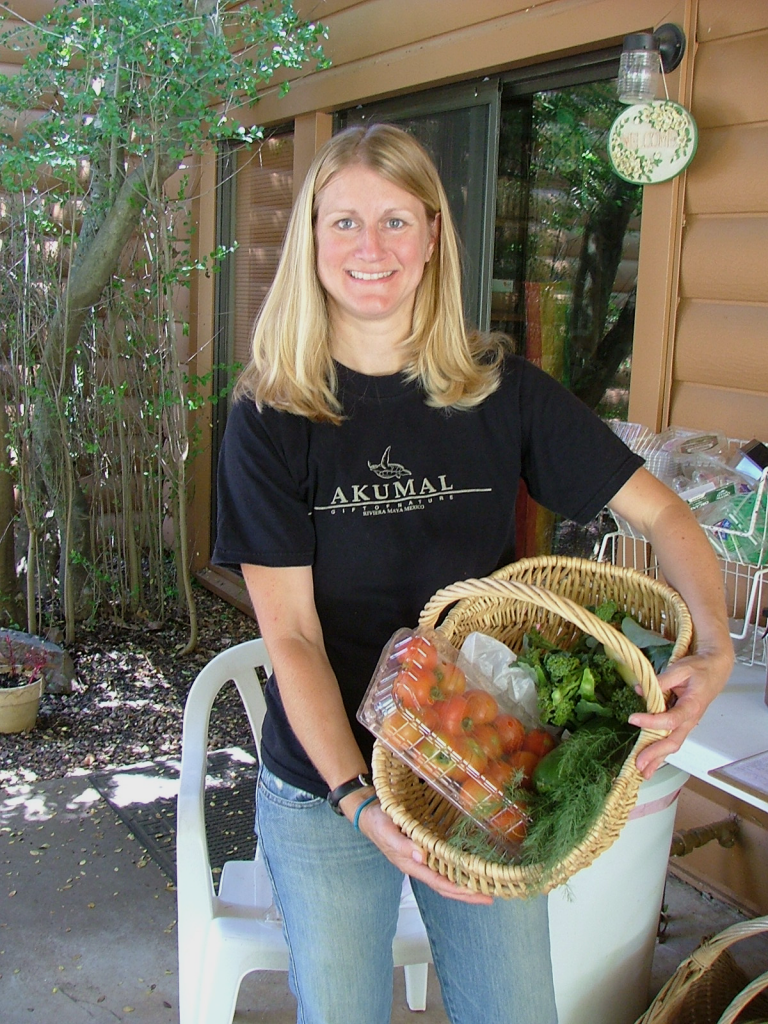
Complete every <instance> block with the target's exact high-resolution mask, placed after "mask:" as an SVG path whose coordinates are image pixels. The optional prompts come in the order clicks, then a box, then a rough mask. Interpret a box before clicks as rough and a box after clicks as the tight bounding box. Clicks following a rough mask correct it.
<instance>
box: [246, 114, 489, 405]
mask: <svg viewBox="0 0 768 1024" xmlns="http://www.w3.org/2000/svg"><path fill="white" fill-rule="evenodd" d="M356 163H359V164H363V165H364V166H366V167H369V168H371V169H372V170H374V171H376V172H377V173H378V174H380V175H381V176H382V177H383V178H386V179H387V181H390V182H392V183H393V184H395V185H397V186H398V187H400V188H402V189H404V190H405V191H406V192H409V193H410V194H411V195H412V196H415V197H416V198H417V199H419V200H420V201H421V202H422V203H423V204H424V209H425V211H426V214H427V219H428V221H429V222H430V223H434V220H435V218H436V217H437V215H438V214H439V215H440V231H439V233H438V239H437V244H436V246H435V251H434V252H433V253H432V257H431V258H430V260H429V262H428V263H427V265H426V267H425V270H424V276H423V277H422V280H421V282H420V284H419V287H418V290H417V292H416V298H415V303H414V311H413V324H412V331H411V334H410V336H409V338H407V339H406V341H405V352H406V364H405V367H404V370H403V373H404V375H405V377H406V378H407V379H409V380H418V381H419V383H420V385H421V387H422V389H423V390H424V392H425V396H426V401H427V404H429V405H431V406H436V407H453V408H457V409H466V408H470V407H472V406H474V405H478V404H479V403H480V402H482V401H483V399H485V398H486V397H487V396H488V395H489V394H491V393H492V392H493V391H494V390H495V389H496V388H497V387H498V380H499V364H500V361H501V355H502V350H503V342H502V340H501V339H499V338H498V337H494V336H483V335H480V334H479V333H478V332H472V333H468V332H467V330H466V327H465V324H464V313H463V308H462V297H461V259H460V254H459V245H458V240H457V235H456V230H455V228H454V225H453V220H452V218H451V213H450V209H449V206H448V200H447V197H446V194H445V190H444V189H443V186H442V183H441V181H440V177H439V175H438V173H437V169H436V168H435V165H434V164H433V162H432V160H431V159H430V157H429V155H428V154H427V152H426V150H425V149H423V147H422V146H421V145H420V144H419V143H418V142H417V141H416V140H415V139H414V138H413V136H411V135H409V134H408V133H407V132H405V131H403V130H402V129H401V128H396V127H395V126H394V125H387V124H373V125H369V126H366V127H355V128H348V129H347V130H346V131H343V132H341V133H339V134H338V135H335V136H334V137H333V138H332V139H330V140H329V141H328V142H327V143H326V144H325V145H324V146H323V147H322V148H321V149H320V150H319V151H318V153H317V155H316V156H315V159H314V160H313V162H312V165H311V167H310V169H309V173H308V174H307V177H306V179H305V181H304V184H303V185H302V188H301V190H300V192H299V195H298V197H297V199H296V202H295V204H294V207H293V210H292V212H291V217H290V220H289V223H288V231H287V233H286V238H285V244H284V246H283V252H282V256H281V258H280V263H279V265H278V268H277V273H276V274H275V279H274V281H273V283H272V286H271V288H270V290H269V292H268V293H267V297H266V299H265V300H264V305H263V306H262V309H261V312H260V314H259V317H258V319H257V321H256V326H255V328H254V332H253V341H252V348H251V360H250V362H249V363H248V365H247V366H246V367H245V369H244V370H243V373H242V375H241V376H240V379H239V380H238V382H237V385H236V387H235V392H234V394H235V398H240V397H243V396H248V397H250V398H252V399H253V400H254V401H255V402H256V404H257V405H259V406H261V405H262V404H264V405H268V406H271V407H272V408H275V409H280V410H283V411H286V412H292V413H296V414H299V415H303V416H307V417H309V418H310V419H313V420H326V421H331V422H334V423H339V422H340V421H341V419H342V418H343V417H342V410H341V406H340V403H339V401H338V398H337V396H336V373H335V369H334V362H333V359H332V357H331V338H330V324H329V319H328V313H327V307H326V302H325V294H324V292H323V289H322V287H321V285H320V282H319V280H318V277H317V272H316V265H315V236H314V222H315V216H316V211H317V204H318V197H319V195H320V193H321V192H322V190H323V189H324V188H325V186H326V185H327V184H328V183H329V181H330V180H331V179H332V178H333V177H334V176H335V175H337V174H338V173H339V172H340V171H342V170H344V169H345V168H347V167H349V166H351V165H352V164H356Z"/></svg>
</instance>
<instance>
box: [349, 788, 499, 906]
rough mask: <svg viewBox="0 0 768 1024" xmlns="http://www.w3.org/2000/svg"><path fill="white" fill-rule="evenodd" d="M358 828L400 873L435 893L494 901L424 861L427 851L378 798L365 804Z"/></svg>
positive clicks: (458, 898) (488, 902)
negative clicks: (413, 840)
mask: <svg viewBox="0 0 768 1024" xmlns="http://www.w3.org/2000/svg"><path fill="white" fill-rule="evenodd" d="M358 824H359V826H360V831H361V832H362V833H363V834H364V835H365V836H367V837H368V839H370V840H371V842H372V843H375V845H376V846H378V848H379V849H380V850H381V852H382V853H383V854H384V856H385V857H386V858H387V859H388V860H390V861H391V862H392V863H393V864H394V865H395V867H396V868H398V869H399V870H400V871H402V872H403V874H406V875H410V876H411V878H416V879H418V880H419V881H420V882H424V884H425V885H428V886H429V887H430V888H431V889H434V890H435V892H438V893H440V895H441V896H445V897H446V898H447V899H450V900H461V901H462V902H464V903H480V904H490V903H493V897H492V896H487V895H485V893H481V892H471V891H470V890H469V889H467V888H465V887H464V886H462V885H457V884H456V883H455V882H451V881H450V879H448V878H445V877H444V876H443V875H441V874H440V873H439V872H438V871H434V870H433V869H432V868H430V867H428V866H427V864H426V863H425V861H426V853H425V852H424V850H422V849H421V848H420V847H418V846H417V845H416V843H414V842H412V840H410V839H409V838H408V836H406V835H404V834H403V833H402V832H401V831H400V829H399V828H398V827H397V825H396V824H395V823H394V821H392V819H391V818H390V817H389V815H388V814H385V813H384V811H382V809H381V806H380V804H379V802H378V801H375V802H374V803H372V804H369V805H368V806H367V807H364V808H363V810H362V811H361V813H360V818H359V821H358Z"/></svg>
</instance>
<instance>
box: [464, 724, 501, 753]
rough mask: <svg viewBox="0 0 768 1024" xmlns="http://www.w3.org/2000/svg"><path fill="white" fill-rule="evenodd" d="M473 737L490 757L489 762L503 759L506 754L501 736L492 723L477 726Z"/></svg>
mask: <svg viewBox="0 0 768 1024" xmlns="http://www.w3.org/2000/svg"><path fill="white" fill-rule="evenodd" d="M472 735H473V736H474V738H475V739H476V740H477V742H478V743H479V744H480V746H481V747H482V748H483V750H484V751H485V753H486V754H487V755H488V760H489V761H497V760H498V759H499V758H500V757H501V755H502V753H503V752H504V747H503V745H502V742H501V736H499V734H498V732H497V731H496V730H495V729H494V727H493V725H492V724H491V723H490V722H486V723H485V725H478V726H476V727H475V730H474V732H473V733H472Z"/></svg>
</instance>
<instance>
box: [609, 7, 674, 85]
mask: <svg viewBox="0 0 768 1024" xmlns="http://www.w3.org/2000/svg"><path fill="white" fill-rule="evenodd" d="M684 53H685V34H684V32H683V30H682V29H681V28H679V26H677V25H672V24H669V23H668V24H666V25H661V26H660V27H659V28H657V29H656V31H655V32H633V33H632V34H631V35H628V36H626V37H625V39H624V45H623V47H622V51H621V59H620V60H619V79H618V83H617V89H618V93H619V99H620V100H621V102H622V103H649V102H650V101H651V100H654V99H655V98H656V90H657V88H658V84H659V72H660V71H663V72H664V74H668V73H669V72H670V71H674V70H675V68H676V67H677V66H678V64H679V63H680V61H681V60H682V59H683V54H684Z"/></svg>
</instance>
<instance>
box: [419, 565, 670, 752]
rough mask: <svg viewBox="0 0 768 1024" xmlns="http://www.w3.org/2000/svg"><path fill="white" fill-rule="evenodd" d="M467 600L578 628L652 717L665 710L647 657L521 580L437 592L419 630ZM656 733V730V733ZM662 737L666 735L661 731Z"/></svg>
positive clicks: (565, 601)
mask: <svg viewBox="0 0 768 1024" xmlns="http://www.w3.org/2000/svg"><path fill="white" fill-rule="evenodd" d="M466 598H493V599H494V600H502V601H522V602H524V603H526V604H529V605H533V606H534V607H536V608H544V609H546V610H547V611H551V612H554V613H555V614H556V615H559V616H561V618H563V619H565V620H566V621H568V622H570V623H572V624H573V625H574V626H578V628H579V629H581V630H582V632H584V633H587V634H589V635H590V636H593V637H594V638H595V639H596V640H597V641H599V642H600V643H602V644H603V645H604V646H605V647H607V648H608V649H609V650H610V651H611V653H612V654H615V655H616V656H617V657H618V659H619V660H620V661H622V662H623V663H624V664H625V665H626V666H627V667H628V668H629V669H630V671H631V672H632V674H633V675H634V677H635V679H637V681H638V683H639V684H640V689H641V691H642V695H643V698H644V699H645V704H646V707H647V708H648V711H650V712H651V713H652V714H657V713H658V712H660V711H664V710H665V701H664V694H663V692H662V689H661V687H660V686H659V681H658V679H657V678H656V673H655V672H654V671H653V667H652V666H651V663H650V661H649V660H648V659H647V658H646V657H645V655H644V654H643V653H642V652H641V651H640V650H639V649H638V648H637V647H636V646H635V644H633V643H632V641H631V640H629V639H628V638H627V637H625V636H624V634H623V633H622V632H620V630H618V629H616V628H614V627H613V626H611V625H609V624H608V623H607V622H604V621H603V620H602V619H600V618H598V617H597V615H595V614H594V613H593V612H590V611H589V610H588V609H587V608H584V607H583V606H582V605H580V604H577V603H576V602H575V601H572V600H571V599H570V598H568V597H563V596H562V595H560V594H555V593H554V592H553V591H551V590H546V589H545V588H543V587H536V586H534V585H533V584H532V583H521V582H520V581H519V580H500V579H494V578H493V577H485V578H483V579H469V580H460V581H459V582H458V583H452V584H451V585H450V586H449V587H443V589H442V590H438V591H437V593H435V594H434V595H433V596H432V597H431V598H430V600H429V601H428V602H427V603H426V605H425V606H424V608H423V609H422V612H421V615H420V616H419V626H420V627H421V628H423V629H430V628H434V627H435V625H436V623H437V621H438V619H439V618H440V615H441V613H442V612H443V610H444V609H445V608H446V607H448V605H450V604H453V603H454V602H455V601H458V600H463V599H466ZM655 731H656V730H654V732H655ZM659 735H666V732H662V731H661V730H659Z"/></svg>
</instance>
